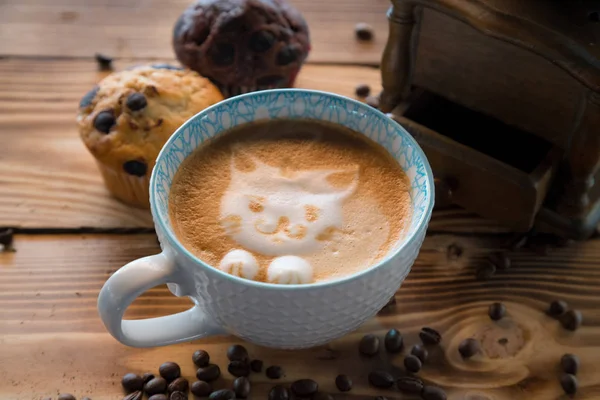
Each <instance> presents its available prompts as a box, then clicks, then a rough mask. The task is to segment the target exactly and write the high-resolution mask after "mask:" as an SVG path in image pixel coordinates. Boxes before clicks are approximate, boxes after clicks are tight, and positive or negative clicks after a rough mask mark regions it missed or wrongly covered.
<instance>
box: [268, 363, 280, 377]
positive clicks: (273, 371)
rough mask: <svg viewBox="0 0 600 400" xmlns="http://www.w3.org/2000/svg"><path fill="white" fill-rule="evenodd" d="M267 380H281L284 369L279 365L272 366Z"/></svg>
mask: <svg viewBox="0 0 600 400" xmlns="http://www.w3.org/2000/svg"><path fill="white" fill-rule="evenodd" d="M266 374H267V378H269V379H279V378H281V377H282V376H283V369H281V367H279V366H277V365H271V366H270V367H269V368H267V371H266Z"/></svg>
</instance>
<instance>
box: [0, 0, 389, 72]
mask: <svg viewBox="0 0 600 400" xmlns="http://www.w3.org/2000/svg"><path fill="white" fill-rule="evenodd" d="M189 3H191V1H190V0H161V1H137V0H124V1H115V0H93V1H92V0H90V1H83V0H62V1H58V2H57V1H52V0H4V1H2V2H1V3H0V55H18V56H51V57H57V56H61V57H92V56H93V55H94V53H95V52H101V53H105V54H108V55H111V56H115V57H126V58H131V57H133V58H146V57H152V58H156V57H159V58H160V57H172V56H173V50H172V48H171V34H172V29H173V25H174V24H175V21H176V19H177V18H178V17H179V15H180V14H181V12H182V11H183V10H184V9H185V8H186V7H187V5H188V4H189ZM292 3H293V4H294V5H295V6H296V7H297V8H298V9H299V10H300V11H301V12H302V13H303V15H304V16H305V18H306V20H307V21H308V24H309V27H310V30H311V39H312V43H313V50H312V52H311V55H310V61H311V62H319V63H322V62H333V63H362V64H364V63H368V64H379V62H380V59H381V54H382V53H383V47H384V46H385V42H386V40H387V30H388V24H387V20H386V11H387V9H388V7H389V6H390V3H389V2H388V1H387V0H373V1H364V0H333V1H315V0H294V1H292ZM358 22H366V23H369V24H371V25H372V26H373V27H374V31H375V39H374V41H373V42H371V43H359V42H357V41H356V40H355V38H354V25H355V24H356V23H358Z"/></svg>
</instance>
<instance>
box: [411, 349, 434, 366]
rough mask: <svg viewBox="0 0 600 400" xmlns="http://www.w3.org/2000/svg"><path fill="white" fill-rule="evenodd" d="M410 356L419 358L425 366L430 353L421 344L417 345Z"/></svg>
mask: <svg viewBox="0 0 600 400" xmlns="http://www.w3.org/2000/svg"><path fill="white" fill-rule="evenodd" d="M410 354H412V355H413V356H415V357H417V358H418V359H419V360H421V362H422V363H423V364H424V363H425V361H427V357H428V356H429V352H428V351H427V349H426V348H425V346H423V345H420V344H415V345H414V346H413V347H412V349H411V350H410Z"/></svg>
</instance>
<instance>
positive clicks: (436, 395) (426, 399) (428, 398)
mask: <svg viewBox="0 0 600 400" xmlns="http://www.w3.org/2000/svg"><path fill="white" fill-rule="evenodd" d="M421 398H422V399H423V400H446V392H444V391H443V390H442V389H441V388H439V387H437V386H425V387H424V388H423V391H422V392H421Z"/></svg>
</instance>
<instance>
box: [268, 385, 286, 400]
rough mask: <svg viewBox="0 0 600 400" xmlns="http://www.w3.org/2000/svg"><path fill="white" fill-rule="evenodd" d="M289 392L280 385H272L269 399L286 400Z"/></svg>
mask: <svg viewBox="0 0 600 400" xmlns="http://www.w3.org/2000/svg"><path fill="white" fill-rule="evenodd" d="M289 398H290V392H289V390H287V388H285V387H284V386H282V385H277V386H274V387H273V389H271V391H270V392H269V400H288V399H289Z"/></svg>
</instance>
